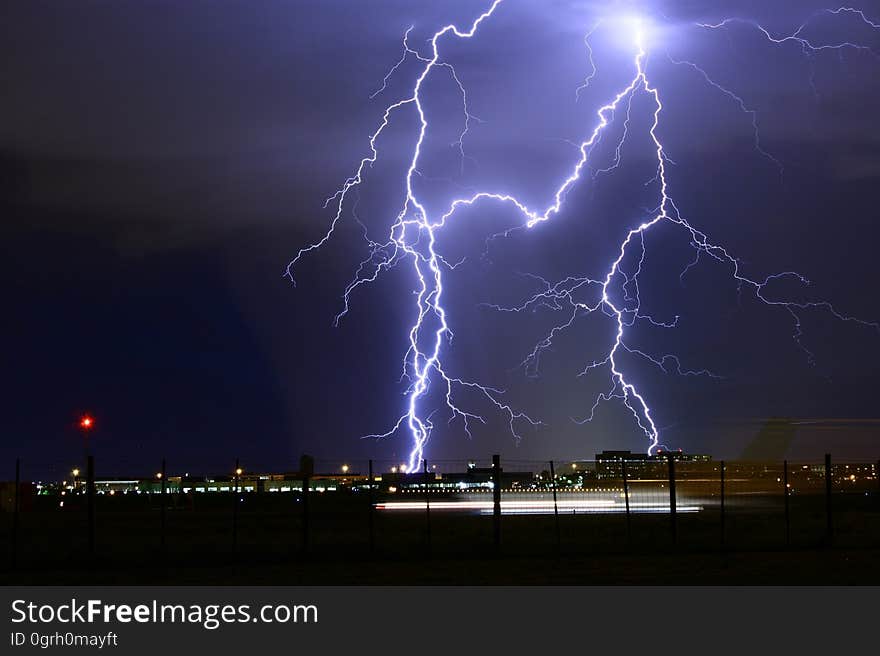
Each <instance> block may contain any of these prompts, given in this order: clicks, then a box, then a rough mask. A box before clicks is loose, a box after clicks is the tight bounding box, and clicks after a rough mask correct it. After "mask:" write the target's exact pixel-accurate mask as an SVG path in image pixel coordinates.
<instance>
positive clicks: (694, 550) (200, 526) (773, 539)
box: [0, 495, 880, 585]
mask: <svg viewBox="0 0 880 656" xmlns="http://www.w3.org/2000/svg"><path fill="white" fill-rule="evenodd" d="M269 496H271V497H272V498H269ZM100 501H101V502H102V503H99V504H98V508H97V526H96V553H95V556H94V557H89V556H88V554H87V550H86V544H87V540H86V531H85V521H84V520H85V511H84V510H83V509H82V508H76V507H73V508H71V507H70V504H68V507H66V508H65V509H64V510H63V511H59V510H58V509H57V508H56V507H55V506H54V505H48V504H45V505H43V506H37V507H34V508H33V509H32V510H31V511H30V512H26V513H22V514H21V521H20V526H19V538H18V562H17V565H16V567H15V568H12V567H11V559H8V560H6V561H5V563H6V565H5V567H3V568H2V571H0V582H2V583H4V584H15V583H19V584H43V585H47V584H73V585H77V584H85V583H103V584H114V583H115V584H207V585H212V584H214V585H221V584H222V585H229V584H272V585H281V584H296V585H304V584H308V585H331V584H340V585H341V584H456V585H463V584H464V585H466V584H476V585H482V584H617V583H623V584H639V583H643V584H709V583H719V584H747V583H775V584H798V583H803V584H819V583H827V584H832V583H834V584H847V583H851V584H860V583H872V584H880V558H878V556H880V512H878V509H877V507H876V503H874V502H873V500H870V499H869V500H867V501H865V500H862V499H860V498H857V497H853V498H851V499H839V500H835V506H834V547H833V548H826V546H825V537H826V533H825V520H826V517H825V510H824V503H823V502H822V500H821V498H816V499H812V498H808V497H804V498H801V499H798V500H797V502H796V503H792V506H791V508H790V514H789V517H790V539H789V540H788V543H787V542H786V530H785V514H784V508H783V507H782V506H781V505H780V504H773V503H761V502H760V500H754V503H753V504H752V506H751V507H750V508H749V509H748V510H735V511H731V512H729V513H728V514H727V515H726V517H725V523H724V538H725V541H724V545H723V547H722V544H721V535H722V533H721V522H720V514H719V513H718V512H717V510H715V509H707V510H705V511H703V512H700V513H693V514H682V515H679V517H678V522H677V527H676V540H675V543H674V544H673V540H672V531H671V524H670V517H669V515H666V514H657V515H633V516H632V518H631V522H630V524H629V527H628V526H627V521H626V517H625V516H623V515H604V514H595V515H589V514H579V515H563V516H560V517H559V523H558V533H557V523H556V519H555V518H554V517H553V515H537V516H504V517H502V550H501V553H500V554H496V553H495V550H494V545H493V522H492V518H491V517H486V516H474V515H462V514H453V513H439V512H435V513H432V514H431V516H430V537H429V530H428V519H427V517H426V516H425V515H424V514H423V513H400V514H396V513H382V512H377V513H375V514H374V517H373V521H374V524H373V528H374V531H373V535H374V549H373V551H372V552H371V550H370V537H369V536H370V533H369V512H368V508H369V506H368V505H367V504H364V503H363V501H362V500H361V499H354V498H345V497H341V496H340V497H330V496H325V497H322V498H316V499H315V501H314V502H313V503H312V504H311V507H310V514H309V516H310V519H309V549H308V551H307V552H304V550H303V515H302V507H301V504H300V503H299V502H296V500H295V499H294V498H293V497H289V496H288V497H281V496H277V497H276V496H275V495H268V496H267V495H264V496H263V498H261V499H259V500H258V499H257V498H256V497H250V498H245V501H244V502H243V503H242V504H241V505H240V506H239V507H238V510H237V512H233V501H232V497H231V496H223V495H219V496H217V497H214V498H212V499H210V500H209V499H207V498H205V499H200V500H199V501H198V502H197V503H198V506H197V507H192V506H191V505H187V504H185V503H179V504H178V505H177V507H176V508H174V507H172V508H170V509H168V510H167V511H166V514H165V531H166V539H165V548H164V550H163V549H162V548H161V526H162V523H161V511H160V509H159V508H158V507H157V506H156V503H155V501H156V500H155V499H150V498H148V497H145V496H144V497H136V498H132V499H129V500H127V501H117V500H113V501H112V502H110V500H108V499H100ZM3 519H4V520H5V519H6V518H5V517H4V518H3ZM10 526H11V523H10V522H8V521H3V522H2V527H0V540H2V541H3V543H5V544H11V539H10V538H11V534H10ZM233 536H235V538H234V537H233ZM557 536H558V537H557Z"/></svg>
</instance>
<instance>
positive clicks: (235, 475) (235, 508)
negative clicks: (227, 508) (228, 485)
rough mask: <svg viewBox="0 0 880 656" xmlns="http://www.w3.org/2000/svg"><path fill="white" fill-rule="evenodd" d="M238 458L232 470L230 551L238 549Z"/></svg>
mask: <svg viewBox="0 0 880 656" xmlns="http://www.w3.org/2000/svg"><path fill="white" fill-rule="evenodd" d="M238 471H239V463H238V458H236V459H235V469H234V470H233V472H232V473H233V479H232V480H233V482H234V483H235V485H234V487H233V497H232V552H233V553H235V552H236V551H237V550H238Z"/></svg>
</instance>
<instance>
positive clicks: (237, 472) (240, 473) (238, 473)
mask: <svg viewBox="0 0 880 656" xmlns="http://www.w3.org/2000/svg"><path fill="white" fill-rule="evenodd" d="M243 472H244V470H243V469H242V468H241V467H239V468H237V469H236V470H235V475H236V476H241V475H242V473H243Z"/></svg>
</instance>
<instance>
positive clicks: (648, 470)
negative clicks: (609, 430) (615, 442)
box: [596, 449, 712, 479]
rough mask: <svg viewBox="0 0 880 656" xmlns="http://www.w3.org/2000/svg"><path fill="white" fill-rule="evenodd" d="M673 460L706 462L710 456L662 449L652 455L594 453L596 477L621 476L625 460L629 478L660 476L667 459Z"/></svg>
mask: <svg viewBox="0 0 880 656" xmlns="http://www.w3.org/2000/svg"><path fill="white" fill-rule="evenodd" d="M670 458H672V460H674V461H675V462H688V463H706V462H711V461H712V456H709V455H705V454H698V453H684V452H683V451H681V450H678V451H664V450H662V449H658V450H657V453H655V454H654V455H648V454H647V453H633V452H632V451H607V450H606V451H603V452H602V453H597V454H596V478H600V479H603V478H604V479H608V478H617V479H619V478H622V477H623V463H624V462H626V474H627V476H628V477H631V478H640V477H644V476H649V477H660V476H665V475H666V474H667V471H668V470H667V467H668V464H667V463H668V462H669V459H670Z"/></svg>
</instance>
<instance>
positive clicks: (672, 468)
mask: <svg viewBox="0 0 880 656" xmlns="http://www.w3.org/2000/svg"><path fill="white" fill-rule="evenodd" d="M666 457H667V458H668V459H669V525H670V529H671V531H672V544H673V545H675V544H676V542H677V540H678V535H677V530H678V527H677V525H676V524H677V521H676V507H675V460H674V459H673V457H672V454H671V453H670V454H669V455H668V456H666Z"/></svg>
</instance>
